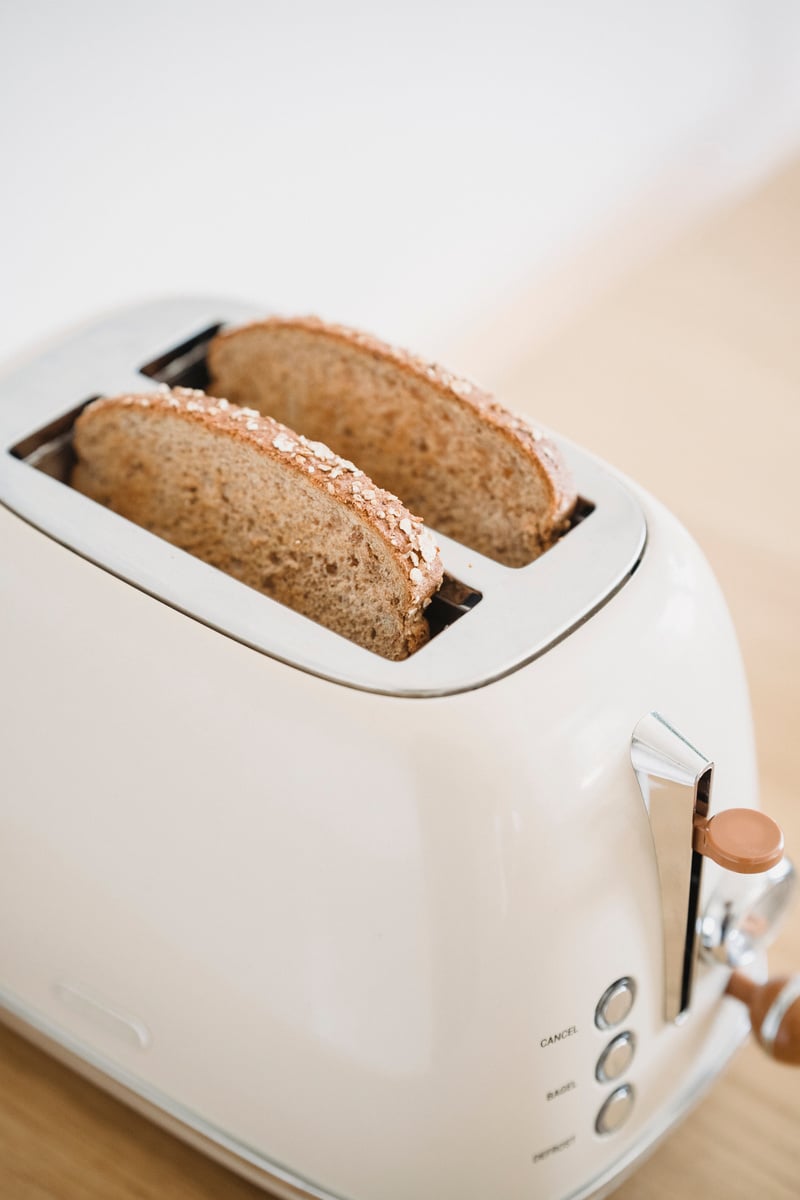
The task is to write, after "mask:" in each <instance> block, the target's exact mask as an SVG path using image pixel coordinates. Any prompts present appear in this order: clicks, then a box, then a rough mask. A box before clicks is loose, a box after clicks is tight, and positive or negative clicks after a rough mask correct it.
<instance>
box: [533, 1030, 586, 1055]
mask: <svg viewBox="0 0 800 1200" xmlns="http://www.w3.org/2000/svg"><path fill="white" fill-rule="evenodd" d="M577 1032H578V1026H577V1025H568V1026H567V1028H566V1029H561V1030H559V1032H558V1033H551V1034H550V1036H549V1037H543V1038H542V1040H541V1041H540V1042H539V1045H540V1046H541V1047H542V1049H543V1050H544V1049H546V1047H547V1046H555V1044H556V1042H564V1041H566V1039H567V1038H570V1037H572V1036H573V1034H576V1033H577Z"/></svg>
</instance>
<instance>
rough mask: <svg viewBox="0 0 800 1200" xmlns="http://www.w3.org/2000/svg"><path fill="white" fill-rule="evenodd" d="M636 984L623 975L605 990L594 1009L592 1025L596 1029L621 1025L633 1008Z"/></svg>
mask: <svg viewBox="0 0 800 1200" xmlns="http://www.w3.org/2000/svg"><path fill="white" fill-rule="evenodd" d="M635 999H636V984H635V983H634V982H633V980H632V979H631V978H630V976H628V975H625V976H623V978H622V979H618V980H617V981H616V983H612V984H611V987H610V988H606V990H605V991H604V992H603V995H602V996H601V997H600V1001H599V1003H598V1005H597V1008H596V1009H595V1014H594V1023H595V1025H596V1026H597V1028H598V1029H613V1028H614V1027H615V1026H616V1025H621V1024H622V1022H623V1021H624V1020H625V1018H626V1017H627V1015H628V1013H629V1012H630V1011H631V1009H632V1008H633V1002H634V1000H635Z"/></svg>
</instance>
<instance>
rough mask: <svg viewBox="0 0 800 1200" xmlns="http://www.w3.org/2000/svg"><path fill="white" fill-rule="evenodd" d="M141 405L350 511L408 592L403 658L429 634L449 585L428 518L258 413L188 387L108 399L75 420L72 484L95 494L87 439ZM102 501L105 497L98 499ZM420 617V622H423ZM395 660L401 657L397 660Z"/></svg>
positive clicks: (322, 447) (155, 417)
mask: <svg viewBox="0 0 800 1200" xmlns="http://www.w3.org/2000/svg"><path fill="white" fill-rule="evenodd" d="M131 408H135V409H138V410H142V411H146V412H148V414H150V419H152V420H159V419H162V420H163V419H165V418H167V419H170V420H177V421H181V422H188V423H190V424H194V425H199V426H201V427H202V428H204V429H205V430H207V431H208V432H209V433H211V434H212V435H213V436H214V437H218V438H220V439H221V441H222V442H224V443H225V444H227V445H230V444H231V443H232V442H236V443H240V444H242V445H246V446H248V447H250V448H252V449H254V450H256V451H257V453H258V454H259V455H262V456H264V457H265V458H268V459H269V460H271V461H272V462H274V463H275V464H277V465H278V467H279V469H281V470H283V471H286V472H288V473H290V474H292V475H295V476H296V477H297V479H298V481H299V480H302V481H303V485H305V486H306V487H310V488H312V489H316V490H317V491H318V492H319V493H320V494H321V495H322V496H324V498H325V501H326V502H328V503H330V502H333V503H335V504H336V505H339V506H342V507H343V508H345V509H347V510H348V511H349V512H350V513H351V514H352V515H353V517H354V518H355V519H356V520H357V521H359V522H361V523H363V525H365V526H368V527H369V528H370V530H371V531H372V532H373V533H375V534H376V535H377V536H378V537H379V538H380V539H381V541H382V542H383V544H384V546H385V548H386V551H387V553H388V556H389V557H390V559H391V560H392V562H393V563H394V566H395V567H396V569H397V574H398V578H399V579H400V580H401V581H402V583H403V585H404V589H405V606H406V609H407V614H406V615H407V616H408V617H410V619H411V622H412V624H413V623H414V622H416V627H415V628H414V629H413V630H411V631H410V641H409V644H408V646H406V647H403V648H402V652H401V653H398V654H397V655H396V657H405V654H406V653H410V652H412V651H413V650H414V649H416V648H417V647H418V646H419V645H421V644H423V642H424V641H426V640H427V637H428V629H427V624H426V622H425V621H424V618H423V617H422V610H423V609H424V608H425V607H427V605H428V604H429V603H430V599H431V597H432V595H433V594H434V593H435V591H436V590H437V588H438V587H439V584H440V583H441V580H442V574H443V570H442V563H441V559H440V557H439V552H438V548H437V546H436V543H435V541H434V539H433V537H432V535H431V533H430V532H429V531H428V530H427V529H426V528H425V526H424V525H423V523H422V521H421V520H420V519H419V518H418V517H416V516H414V515H413V514H412V513H410V512H409V511H408V509H407V508H406V507H405V506H404V505H403V504H402V503H401V502H400V501H399V500H398V499H397V497H396V496H394V495H392V494H391V493H390V492H387V491H385V490H384V489H382V488H379V487H377V486H376V485H375V484H374V483H372V481H371V480H370V479H369V478H368V476H367V475H365V474H364V472H363V471H361V470H360V469H359V468H358V467H357V466H355V465H354V464H353V463H351V462H349V461H347V460H346V459H343V458H341V457H339V456H338V455H336V454H334V453H333V451H331V450H330V449H329V448H328V447H327V446H325V445H324V444H323V443H321V442H314V441H309V440H308V439H307V438H305V437H303V436H302V435H300V434H297V433H295V432H294V431H293V430H291V429H289V428H288V427H287V426H285V425H282V424H281V423H280V422H278V421H275V420H273V419H272V418H271V417H267V416H263V415H262V414H260V413H258V412H256V410H255V409H250V408H242V407H239V406H238V405H234V404H229V402H228V401H227V400H225V399H217V398H214V397H212V396H208V395H206V394H205V393H203V392H200V391H196V390H193V389H188V388H175V389H172V390H170V389H169V388H166V387H164V388H160V389H158V390H157V391H154V392H150V393H129V394H126V395H122V396H114V397H101V398H100V399H98V400H95V401H93V402H92V403H91V404H90V405H88V406H87V408H86V409H84V411H83V413H82V414H81V415H80V416H79V417H78V420H77V421H76V423H75V433H74V445H75V450H76V454H77V456H78V463H77V466H76V468H75V471H74V473H73V486H76V487H77V488H78V490H81V491H84V492H86V493H87V494H90V495H91V494H92V488H91V486H90V483H89V480H88V476H87V472H86V468H85V465H84V463H83V456H84V452H85V442H86V440H87V435H88V434H90V433H91V429H92V426H93V425H94V423H95V422H97V421H98V420H100V421H102V419H103V416H104V414H109V413H114V412H116V411H119V410H125V409H131ZM95 498H97V499H100V497H98V496H95ZM417 618H418V620H417ZM391 657H395V655H392V656H391Z"/></svg>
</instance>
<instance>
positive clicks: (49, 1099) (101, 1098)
mask: <svg viewBox="0 0 800 1200" xmlns="http://www.w3.org/2000/svg"><path fill="white" fill-rule="evenodd" d="M486 382H487V383H489V384H493V385H495V386H496V387H497V390H498V391H499V392H500V394H501V395H502V396H503V398H504V399H505V400H506V401H507V402H508V403H509V404H510V405H511V406H513V407H516V408H518V409H520V410H521V411H528V412H530V413H531V414H535V415H536V416H537V417H538V418H539V419H540V420H542V421H543V422H545V423H546V424H549V425H551V426H553V427H554V428H556V429H558V430H559V431H561V432H562V433H564V434H567V435H568V436H571V437H573V438H575V439H576V440H577V441H579V442H581V443H582V444H583V445H585V446H588V447H590V448H592V449H593V450H595V451H596V452H597V453H598V454H600V455H601V456H603V457H605V458H607V459H608V460H609V461H611V462H613V463H615V464H617V465H618V466H620V467H621V468H622V469H623V470H625V471H627V472H628V473H629V474H630V475H632V476H634V477H635V478H636V479H638V480H639V481H641V482H642V483H644V484H645V485H646V486H647V487H648V488H649V489H650V490H651V491H652V492H654V493H655V494H656V495H657V496H659V497H660V498H661V499H662V500H664V501H665V502H666V503H667V505H668V506H669V507H671V508H672V509H673V510H674V511H675V512H676V513H677V514H678V515H679V516H680V517H681V518H682V520H683V521H684V522H685V524H686V525H687V526H688V527H689V528H690V529H691V530H692V531H693V533H694V534H695V536H696V537H697V539H698V541H699V542H700V543H701V545H702V546H703V548H704V549H705V551H706V553H707V555H708V556H709V558H710V560H711V562H712V564H713V566H714V568H715V570H716V572H717V575H718V577H719V579H720V581H721V583H722V586H723V589H724V590H725V592H726V593H727V596H728V599H729V602H730V605H731V608H732V611H733V615H734V619H735V621H736V624H737V627H738V630H739V635H740V638H741V643H742V649H743V653H744V657H745V662H746V665H747V669H748V673H749V677H750V683H751V688H752V698H753V707H754V715H755V723H756V731H757V737H758V744H759V752H760V765H761V780H762V788H763V802H764V806H765V807H766V809H767V810H768V811H769V812H771V813H772V814H773V815H774V816H776V817H777V818H778V820H779V821H780V822H781V823H782V825H783V827H784V830H785V833H786V840H787V844H788V846H789V848H790V851H792V852H793V853H794V856H795V859H796V860H799V861H800V782H798V781H799V780H800V768H799V767H798V762H797V759H796V754H797V746H796V743H797V733H796V729H795V725H796V722H797V719H798V715H800V636H798V623H799V622H800V533H799V532H798V524H797V516H796V513H795V508H796V507H798V501H797V497H796V487H797V483H796V481H797V478H798V465H797V464H798V459H800V164H797V165H794V166H792V167H790V168H788V169H787V170H785V171H784V172H782V173H781V174H780V175H779V176H778V177H776V178H775V179H774V180H772V181H771V182H770V183H769V184H768V185H767V186H766V187H764V188H762V189H760V190H759V191H758V192H757V193H755V194H754V195H752V196H751V197H749V198H748V199H747V200H745V201H744V202H743V203H740V204H738V205H737V206H735V207H734V208H732V209H730V210H728V211H725V212H723V213H718V214H717V215H715V216H713V217H712V218H710V219H707V220H705V221H703V222H702V224H701V225H699V226H698V227H697V228H695V229H694V230H692V231H691V232H690V233H688V234H687V235H685V236H683V237H682V238H681V239H680V240H679V241H677V242H676V243H675V244H673V245H672V246H670V247H669V249H668V250H665V251H663V252H662V253H660V254H659V255H658V256H657V258H655V259H654V260H653V261H651V262H649V263H648V264H647V265H646V266H645V267H642V268H639V269H637V270H636V271H635V272H633V273H631V274H629V275H628V276H627V277H626V278H625V279H624V280H621V281H619V282H618V283H617V284H616V285H615V286H614V287H613V288H611V289H610V290H609V291H608V292H607V293H606V294H605V295H603V296H602V297H600V298H599V299H596V300H595V301H594V302H593V303H592V304H591V305H590V307H588V308H587V309H585V310H584V311H583V312H582V313H581V314H580V315H579V316H574V317H573V318H572V319H571V320H570V321H569V323H568V324H567V325H566V326H564V327H563V328H562V329H561V330H560V332H558V334H557V335H555V336H551V337H550V339H549V340H548V342H547V343H546V344H544V345H542V344H539V345H538V346H537V347H536V349H535V350H532V351H531V352H530V353H527V354H524V355H522V356H521V357H520V358H519V360H515V361H512V362H509V363H508V364H507V365H506V367H505V368H504V369H503V370H502V372H499V373H498V377H496V378H495V379H488V380H486ZM771 966H772V969H773V971H774V972H775V973H780V972H785V971H788V970H791V969H793V968H794V969H796V970H797V969H800V906H798V907H796V909H795V911H794V913H793V915H792V918H791V922H790V925H789V927H788V928H787V929H786V930H785V931H784V933H783V935H782V937H781V939H780V941H779V942H778V943H777V944H776V946H775V947H774V949H773V951H772V954H771ZM260 1195H263V1193H261V1192H258V1191H257V1190H256V1189H255V1188H253V1187H251V1186H250V1185H249V1184H247V1183H244V1182H242V1181H241V1180H239V1179H237V1178H236V1177H234V1176H233V1175H230V1174H228V1172H226V1171H225V1170H223V1169H222V1168H220V1167H218V1166H216V1165H215V1164H213V1163H211V1162H209V1161H207V1160H206V1159H204V1158H202V1157H201V1156H200V1155H199V1154H197V1153H195V1152H194V1151H193V1150H190V1149H188V1148H187V1147H185V1146H183V1145H182V1144H181V1143H180V1142H178V1141H176V1140H175V1139H173V1138H172V1137H170V1136H169V1135H168V1134H166V1133H163V1132H161V1131H160V1130H159V1129H157V1128H155V1127H154V1126H153V1125H151V1124H149V1123H148V1122H147V1121H145V1120H143V1119H142V1118H140V1117H138V1116H137V1115H135V1114H134V1113H132V1112H131V1111H129V1110H128V1109H127V1108H125V1107H123V1106H122V1105H120V1104H118V1103H117V1102H115V1101H114V1100H111V1099H109V1098H108V1097H107V1096H106V1095H105V1094H104V1093H102V1092H100V1091H98V1090H96V1089H95V1088H94V1087H92V1086H91V1085H90V1084H88V1083H85V1082H84V1081H83V1080H81V1079H79V1078H78V1077H77V1076H75V1075H73V1074H72V1073H71V1072H69V1071H68V1070H66V1069H64V1068H63V1067H61V1066H59V1065H58V1064H56V1063H55V1062H53V1061H52V1060H50V1059H49V1058H47V1057H46V1056H45V1055H43V1054H41V1053H40V1052H39V1051H37V1050H35V1049H33V1048H32V1047H31V1046H29V1045H28V1044H27V1043H26V1042H24V1041H22V1040H21V1039H19V1038H18V1037H16V1036H14V1035H13V1034H11V1033H9V1032H7V1031H0V1196H2V1197H8V1198H9V1200H54V1198H57V1200H95V1198H97V1200H133V1198H134V1197H135V1198H136V1200H156V1198H157V1200H164V1198H169V1200H200V1198H201V1197H215V1198H217V1200H218V1198H219V1197H226V1198H229V1200H240V1198H241V1200H244V1197H252V1198H255V1197H257V1196H260ZM617 1196H618V1197H619V1198H620V1200H673V1198H674V1197H675V1196H681V1197H683V1198H685V1200H692V1198H695V1197H697V1198H701V1197H702V1198H704V1200H706V1198H711V1197H713V1198H715V1200H716V1197H725V1198H726V1200H754V1197H761V1198H763V1200H797V1197H798V1196H800V1071H792V1070H791V1069H789V1068H785V1067H779V1066H776V1065H774V1064H773V1063H771V1062H769V1061H768V1060H767V1059H766V1058H765V1056H764V1055H763V1054H761V1053H760V1052H759V1051H757V1050H756V1049H754V1048H753V1047H752V1046H748V1047H747V1048H746V1049H745V1050H744V1051H743V1052H742V1053H741V1054H740V1055H739V1056H738V1057H737V1058H736V1060H735V1062H734V1064H733V1065H732V1067H731V1068H730V1069H729V1070H728V1072H727V1074H726V1075H725V1076H724V1077H723V1078H722V1079H721V1080H720V1081H719V1082H718V1083H717V1085H716V1086H715V1088H714V1089H713V1091H712V1092H711V1094H710V1095H709V1097H708V1098H707V1099H706V1100H704V1101H703V1103H702V1104H701V1105H700V1106H699V1108H698V1109H697V1110H696V1111H695V1112H694V1113H693V1114H692V1115H691V1117H690V1118H689V1119H688V1121H687V1122H686V1123H685V1124H684V1125H683V1126H682V1127H681V1128H680V1129H679V1131H678V1132H677V1133H676V1134H675V1135H673V1136H672V1137H671V1138H670V1139H669V1140H668V1141H666V1142H665V1143H664V1144H663V1145H662V1146H661V1148H660V1149H659V1150H658V1151H657V1152H656V1153H655V1155H654V1156H653V1157H652V1158H651V1159H650V1160H649V1161H648V1162H647V1163H646V1164H645V1165H644V1166H643V1167H642V1168H641V1169H640V1170H639V1171H638V1173H637V1174H636V1175H635V1176H634V1177H633V1178H632V1179H631V1180H630V1181H629V1182H628V1183H627V1184H625V1185H624V1186H623V1187H622V1188H621V1189H620V1190H619V1192H618V1193H617ZM409 1200H420V1198H416V1197H414V1198H411V1197H410V1198H409ZM487 1200H493V1198H489V1197H487ZM498 1200H502V1198H500V1197H498Z"/></svg>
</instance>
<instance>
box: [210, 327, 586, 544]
mask: <svg viewBox="0 0 800 1200" xmlns="http://www.w3.org/2000/svg"><path fill="white" fill-rule="evenodd" d="M209 367H210V369H211V375H212V387H213V388H214V390H215V391H216V392H217V394H218V395H220V396H227V397H228V399H229V400H233V401H234V402H236V403H237V404H249V405H251V406H252V407H253V408H257V409H259V411H260V412H263V413H269V414H270V415H271V416H273V417H277V419H278V420H279V421H286V422H287V424H289V425H291V426H292V428H294V429H299V430H300V431H301V432H302V433H305V434H306V435H307V436H308V437H314V438H320V439H321V440H322V441H324V442H326V443H327V444H328V445H330V446H331V447H332V448H333V449H334V450H336V451H337V453H339V454H343V455H345V457H347V458H351V459H353V461H354V462H357V463H358V464H359V466H361V467H363V469H364V470H365V471H366V472H367V474H368V475H370V476H371V477H372V478H373V479H374V480H375V481H376V482H377V483H379V484H381V485H382V486H383V487H386V488H389V489H390V491H392V492H395V493H396V494H397V495H398V496H400V497H402V499H403V501H404V503H405V504H408V505H409V507H410V508H412V509H413V510H414V512H418V513H420V514H421V515H422V517H423V519H424V520H425V521H426V522H427V523H428V524H429V525H431V526H433V527H434V528H435V529H437V530H439V532H440V533H446V534H449V535H450V537H453V538H455V540H456V541H459V542H464V543H466V545H468V546H471V547H472V548H473V549H475V550H479V551H480V552H481V553H482V554H486V555H488V556H489V557H490V558H494V559H497V560H498V561H499V562H501V563H505V564H506V565H507V566H510V567H521V566H524V565H525V564H526V563H529V562H531V561H532V560H533V559H535V558H536V557H537V556H538V555H539V554H541V553H542V551H544V550H546V549H547V548H548V547H549V546H551V545H552V544H553V542H554V541H556V540H557V539H558V537H559V536H560V535H561V534H562V533H563V532H564V531H565V530H566V529H567V528H568V526H569V518H570V514H571V512H572V510H573V508H574V506H575V499H576V496H575V489H574V487H573V485H572V481H571V479H570V476H569V472H568V470H567V468H566V465H565V463H564V462H563V460H562V457H561V455H560V453H559V451H558V448H557V447H556V446H555V445H554V443H553V442H551V441H550V440H549V439H547V438H546V437H543V436H542V435H541V434H540V433H539V432H538V431H537V430H534V429H532V428H531V427H530V426H529V425H528V424H527V423H526V422H525V421H523V420H521V419H520V418H519V417H515V416H514V415H513V414H512V413H510V412H508V410H507V409H505V408H503V407H502V405H500V404H498V403H497V402H496V401H495V400H494V399H493V398H492V397H491V396H489V395H487V394H486V393H485V392H482V391H481V390H480V388H477V387H476V386H475V385H474V384H471V383H469V382H467V380H465V379H459V378H458V377H457V376H455V375H452V374H450V372H449V371H445V370H443V369H442V368H441V367H438V366H436V365H434V364H431V363H426V362H423V361H422V360H421V359H418V358H415V357H414V356H413V355H411V354H408V353H407V352H406V351H404V350H398V349H395V348H394V347H392V346H387V345H386V344H385V343H384V342H380V341H378V339H377V338H373V337H370V336H369V335H368V334H364V333H360V332H358V331H357V330H354V329H346V328H344V327H343V326H339V325H327V324H325V323H324V322H322V321H319V320H317V319H316V318H314V317H299V318H283V317H270V318H268V319H267V320H264V321H256V322H254V323H253V324H251V325H246V326H244V327H242V328H240V329H233V330H230V331H228V332H225V333H221V334H219V335H218V336H217V337H215V338H214V340H213V342H212V343H211V347H210V349H209Z"/></svg>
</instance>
